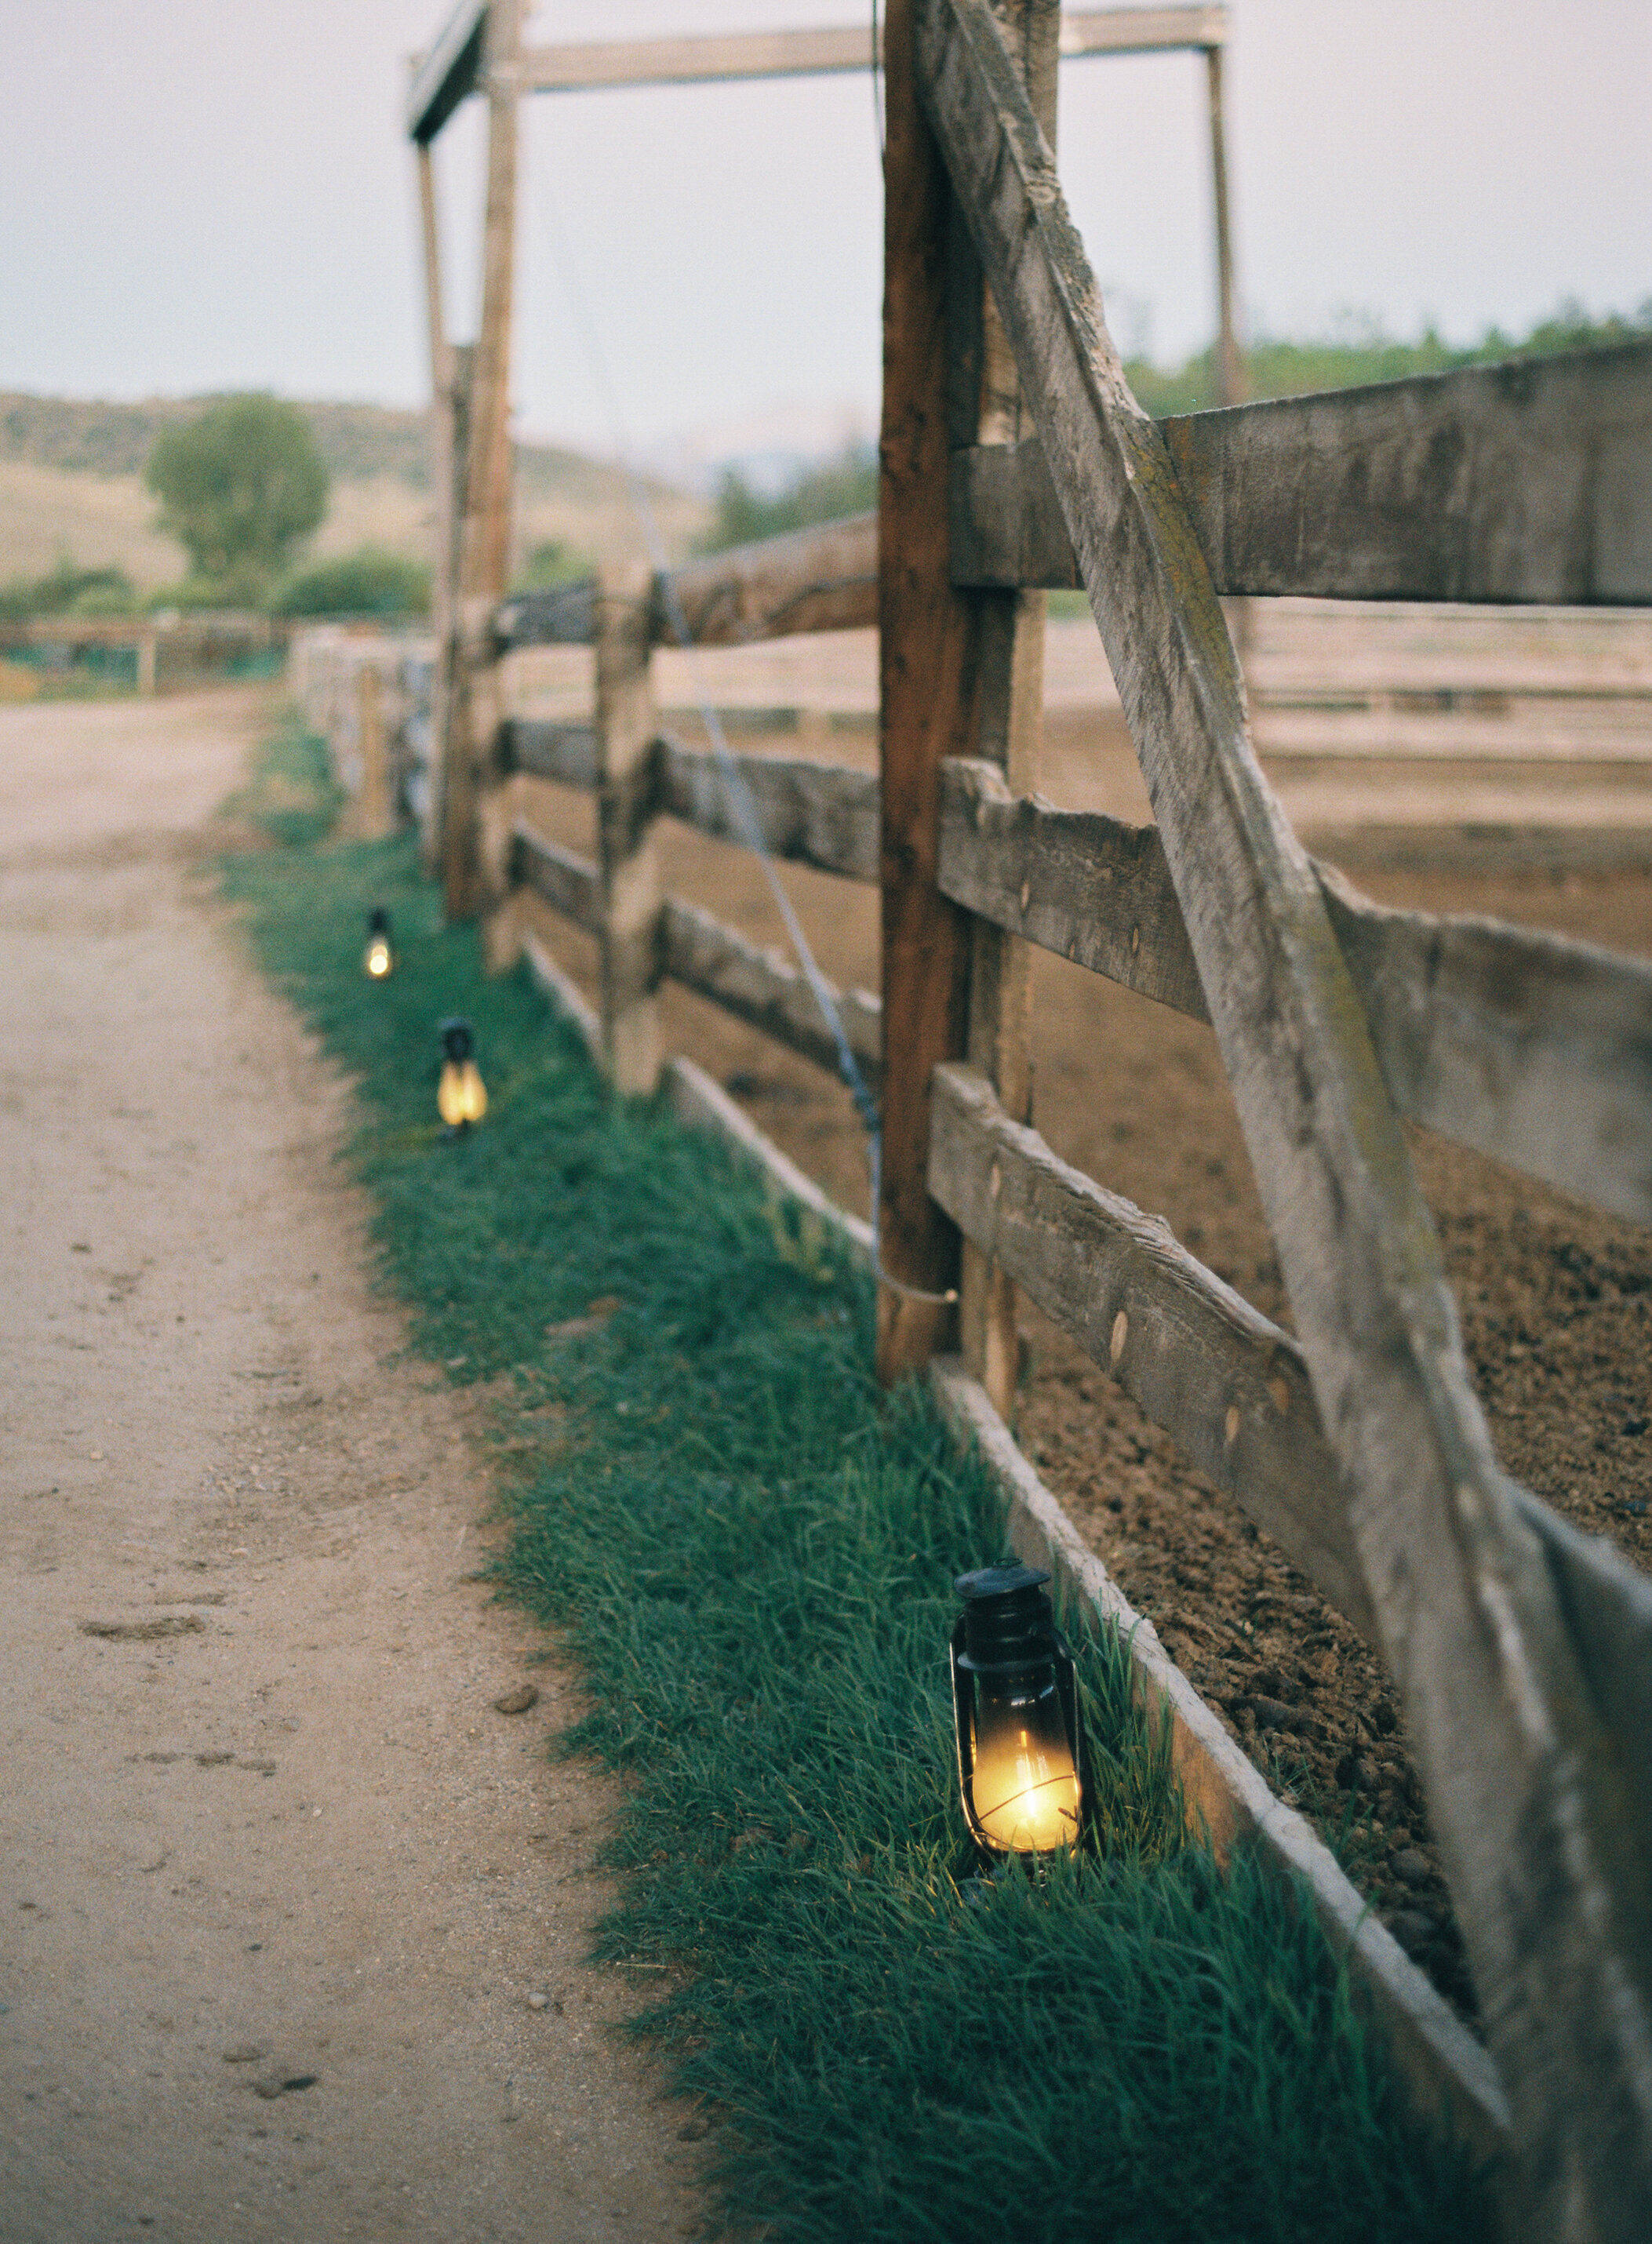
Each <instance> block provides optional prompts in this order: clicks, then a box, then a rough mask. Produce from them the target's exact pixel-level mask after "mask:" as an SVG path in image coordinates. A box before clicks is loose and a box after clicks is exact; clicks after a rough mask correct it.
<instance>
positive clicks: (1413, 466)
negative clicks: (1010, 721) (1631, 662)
mask: <svg viewBox="0 0 1652 2244" xmlns="http://www.w3.org/2000/svg"><path fill="white" fill-rule="evenodd" d="M1159 425H1160V428H1161V430H1162V432H1163V435H1164V440H1165V443H1166V444H1167V445H1168V449H1169V453H1170V457H1171V458H1172V460H1173V461H1174V462H1175V470H1176V475H1177V478H1178V480H1179V482H1180V483H1181V495H1182V497H1183V499H1184V500H1185V502H1186V504H1187V508H1188V516H1189V517H1190V519H1191V521H1192V523H1193V526H1194V531H1195V536H1196V537H1197V538H1198V541H1199V547H1200V551H1202V554H1203V556H1204V558H1205V561H1206V564H1207V565H1208V567H1209V571H1210V576H1211V580H1212V582H1213V583H1214V585H1215V588H1216V590H1217V591H1218V592H1223V593H1232V594H1243V593H1259V594H1264V595H1266V594H1279V593H1294V594H1305V595H1317V596H1319V597H1321V598H1330V599H1344V600H1453V601H1471V602H1487V603H1514V602H1527V603H1539V604H1553V605H1569V606H1583V605H1608V604H1612V605H1627V606H1639V605H1647V604H1649V603H1652V343H1649V342H1632V343H1622V344H1616V345H1614V346H1613V347H1612V348H1608V349H1605V350H1590V351H1568V352H1565V353H1563V354H1561V355H1557V356H1555V357H1553V358H1535V359H1515V360H1511V361H1509V362H1506V363H1505V364H1502V365H1499V366H1476V367H1463V368H1459V369H1458V370H1457V371H1456V372H1454V373H1451V374H1419V375H1409V376H1407V377H1406V378H1405V380H1404V381H1401V382H1374V383H1371V384H1370V385H1369V386H1367V387H1366V388H1364V389H1343V390H1332V391H1327V392H1324V393H1323V394H1318V395H1312V396H1307V397H1278V398H1271V399H1269V400H1268V401H1267V402H1264V403H1262V404H1256V405H1241V406H1236V407H1234V408H1232V409H1229V410H1227V411H1223V412H1215V413H1190V414H1185V415H1178V416H1173V417H1171V418H1169V419H1168V420H1165V421H1162V422H1161V423H1160V424H1159ZM951 524H952V578H953V582H954V583H955V584H958V585H983V586H985V585H1048V586H1057V585H1078V584H1079V583H1080V573H1079V566H1078V563H1077V561H1076V560H1075V559H1074V558H1073V543H1072V540H1071V538H1070V537H1068V535H1067V531H1066V523H1065V521H1064V520H1063V517H1062V513H1061V504H1060V500H1059V499H1058V498H1057V497H1056V494H1055V487H1054V485H1053V483H1052V482H1051V480H1050V472H1049V469H1048V466H1047V465H1046V461H1045V457H1044V452H1043V448H1042V446H1041V444H1040V443H1039V440H1038V438H1037V437H1031V438H1027V439H1024V440H1023V441H1022V442H1021V443H1019V444H1013V445H1009V444H1004V445H992V446H977V447H974V448H972V449H969V450H967V451H962V452H959V453H958V454H956V455H955V456H954V458H953V462H952V482H951Z"/></svg>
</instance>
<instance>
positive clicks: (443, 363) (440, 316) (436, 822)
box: [414, 141, 469, 872]
mask: <svg viewBox="0 0 1652 2244" xmlns="http://www.w3.org/2000/svg"><path fill="white" fill-rule="evenodd" d="M414 160H415V165H416V172H417V177H418V187H419V220H420V225H419V238H420V242H421V245H422V247H423V253H424V314H425V325H426V331H427V334H428V336H429V341H430V513H431V524H430V635H431V637H432V638H433V639H435V641H436V664H435V668H434V672H433V674H432V677H431V680H430V751H429V754H430V766H429V774H428V776H429V783H430V792H429V797H428V800H427V802H426V806H425V817H424V832H423V836H422V854H423V859H424V864H425V869H426V870H427V872H434V871H435V870H436V869H437V866H438V865H439V864H440V863H441V862H442V805H443V797H444V792H445V790H444V787H443V763H444V761H445V752H446V747H447V738H446V732H445V720H444V716H443V712H444V710H445V708H446V706H447V692H446V686H445V682H444V681H445V678H446V673H447V663H448V654H449V641H450V638H451V635H452V629H453V610H454V604H455V601H456V598H457V591H458V581H457V547H456V545H455V543H454V535H453V528H454V520H455V514H456V507H455V495H454V465H455V457H456V454H455V443H454V421H455V415H456V412H457V395H456V389H457V378H458V362H457V353H456V351H455V350H454V348H453V346H452V344H451V343H450V341H448V335H447V319H446V314H445V312H444V310H443V301H442V241H441V231H440V227H439V226H438V223H437V206H436V165H435V159H434V154H433V152H432V150H431V147H430V143H429V142H428V141H421V142H418V143H417V144H416V145H415V148H414ZM468 376H469V369H468V368H467V369H466V378H467V380H468Z"/></svg>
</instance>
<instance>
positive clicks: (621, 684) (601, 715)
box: [596, 567, 660, 1098]
mask: <svg viewBox="0 0 1652 2244" xmlns="http://www.w3.org/2000/svg"><path fill="white" fill-rule="evenodd" d="M596 669H597V679H596V686H597V695H596V735H597V790H598V791H597V854H598V860H599V864H600V867H601V873H602V1049H603V1057H604V1061H605V1064H606V1067H607V1071H608V1076H609V1079H610V1081H611V1082H612V1083H613V1086H614V1088H615V1090H616V1091H622V1092H628V1093H631V1094H633V1095H636V1096H639V1097H644V1098H646V1097H647V1096H649V1095H650V1094H651V1093H652V1092H653V1090H654V1088H655V1086H656V1085H657V1084H658V1082H659V1080H660V1017H659V1016H660V1008H659V1001H658V999H657V997H656V996H655V991H656V990H658V988H659V986H660V868H659V861H658V855H657V851H656V848H655V844H654V837H653V826H654V816H655V808H654V786H653V770H654V757H653V749H654V738H655V731H656V723H655V713H654V701H653V578H652V576H651V575H650V573H649V572H648V571H647V570H645V569H641V568H636V567H633V568H632V569H630V570H627V571H613V572H610V571H604V573H603V576H602V578H601V581H600V583H599V585H598V588H597V602H596Z"/></svg>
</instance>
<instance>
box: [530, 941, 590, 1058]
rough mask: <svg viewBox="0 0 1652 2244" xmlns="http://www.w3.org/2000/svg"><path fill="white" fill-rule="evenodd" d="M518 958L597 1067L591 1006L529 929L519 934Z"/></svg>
mask: <svg viewBox="0 0 1652 2244" xmlns="http://www.w3.org/2000/svg"><path fill="white" fill-rule="evenodd" d="M522 956H523V957H524V958H525V960H526V962H527V968H528V972H529V973H530V974H531V976H532V977H533V980H534V983H535V985H536V986H537V987H538V990H539V991H540V993H541V995H542V996H543V997H545V1000H546V1002H547V1003H548V1004H550V1006H551V1007H552V1010H553V1011H555V1012H558V1013H560V1014H561V1016H562V1017H563V1019H564V1020H565V1021H566V1022H567V1023H568V1024H569V1025H570V1026H571V1027H572V1029H573V1030H574V1031H576V1033H577V1034H578V1036H579V1041H580V1043H581V1044H583V1045H584V1046H585V1048H586V1057H587V1058H589V1059H590V1061H591V1063H592V1065H593V1066H595V1067H600V1066H601V1065H602V1024H601V1022H600V1021H599V1019H598V1018H597V1011H596V1008H595V1006H594V1005H592V1004H590V1003H589V1002H588V1001H587V999H586V994H585V992H584V990H581V989H580V987H579V983H577V982H576V981H575V980H574V979H573V977H572V975H569V974H565V973H564V971H563V970H562V969H561V967H559V965H558V964H557V962H556V960H555V959H554V958H553V957H552V956H551V953H550V952H549V951H548V950H546V949H545V945H544V943H541V942H540V940H539V938H538V936H537V935H536V934H535V933H534V931H533V929H531V927H529V928H525V929H523V931H522Z"/></svg>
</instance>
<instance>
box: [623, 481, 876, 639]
mask: <svg viewBox="0 0 1652 2244" xmlns="http://www.w3.org/2000/svg"><path fill="white" fill-rule="evenodd" d="M678 618H681V620H682V622H683V623H684V624H686V625H687V632H688V636H689V639H690V640H691V641H692V642H693V644H694V645H696V646H742V645H745V644H746V643H747V641H748V640H750V639H785V638H789V637H790V636H791V635H792V634H793V633H796V632H823V631H860V630H863V629H864V627H865V626H866V625H869V624H875V623H876V622H877V516H876V515H875V514H856V515H850V516H848V517H845V519H844V520H843V521H842V522H828V523H824V524H822V525H821V526H820V527H819V528H817V529H814V530H798V531H791V532H789V534H788V535H787V536H785V537H765V538H762V539H761V540H760V541H759V542H758V543H757V544H755V545H736V546H735V547H733V548H731V549H730V551H728V552H726V553H713V554H709V555H708V557H707V558H706V559H705V560H703V561H690V562H688V563H687V564H685V565H684V566H683V567H682V568H680V569H674V570H673V571H671V572H670V575H669V577H668V578H667V579H666V580H665V581H664V582H663V583H662V584H661V585H660V588H659V591H658V594H657V596H656V599H655V620H654V637H655V639H656V640H657V641H659V642H660V644H661V645H667V646H675V645H677V644H678V639H679V636H680V633H679V629H678Z"/></svg>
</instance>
